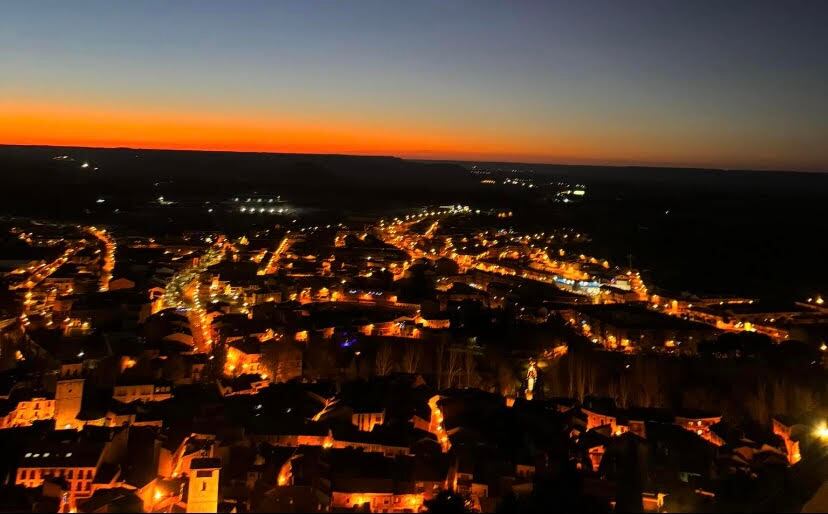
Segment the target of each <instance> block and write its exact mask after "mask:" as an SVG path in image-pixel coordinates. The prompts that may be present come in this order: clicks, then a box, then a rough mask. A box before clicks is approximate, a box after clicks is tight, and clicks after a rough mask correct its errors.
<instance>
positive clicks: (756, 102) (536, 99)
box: [0, 0, 828, 171]
mask: <svg viewBox="0 0 828 514" xmlns="http://www.w3.org/2000/svg"><path fill="white" fill-rule="evenodd" d="M826 20H828V2H826V1H822V0H814V1H812V2H800V1H796V0H786V1H777V2H763V1H759V0H754V1H735V0H726V1H714V0H710V1H707V0H695V1H686V0H682V1H678V0H677V1H669V0H654V1H630V0H624V1H571V2H565V1H552V0H544V1H537V2H535V1H522V0H518V1H514V2H506V1H502V2H488V1H482V0H481V1H469V2H465V1H450V0H443V1H424V0H417V1H410V0H406V1H402V0H401V1H394V0H385V1H372V0H354V1H347V2H346V1H313V0H301V1H295V2H294V1H280V0H269V1H238V2H236V1H234V2H231V1H229V0H227V1H223V2H219V1H210V0H199V1H184V0H173V1H144V0H131V1H112V0H106V1H82V0H73V1H71V2H67V1H65V0H59V1H40V0H24V1H12V0H3V2H2V6H0V143H6V144H53V145H86V146H133V147H147V148H194V149H232V150H254V151H283V152H323V153H359V154H386V155H398V156H403V157H416V158H438V159H440V158H452V159H470V160H484V159H485V160H503V161H524V162H565V163H612V164H652V165H659V164H662V165H668V164H669V165H680V166H709V167H725V168H754V169H766V168H772V169H805V170H823V171H824V170H828V30H826V25H825V23H826Z"/></svg>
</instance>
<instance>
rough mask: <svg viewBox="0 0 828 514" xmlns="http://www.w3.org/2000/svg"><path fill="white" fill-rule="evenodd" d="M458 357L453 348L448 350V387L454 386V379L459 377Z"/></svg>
mask: <svg viewBox="0 0 828 514" xmlns="http://www.w3.org/2000/svg"><path fill="white" fill-rule="evenodd" d="M460 370H461V368H460V355H459V352H458V351H457V350H456V349H455V348H449V354H448V387H453V386H454V381H455V379H457V378H459V375H460Z"/></svg>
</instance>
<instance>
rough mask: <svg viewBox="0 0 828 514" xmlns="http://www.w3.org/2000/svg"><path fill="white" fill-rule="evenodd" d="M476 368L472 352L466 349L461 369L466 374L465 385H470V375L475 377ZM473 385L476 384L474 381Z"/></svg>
mask: <svg viewBox="0 0 828 514" xmlns="http://www.w3.org/2000/svg"><path fill="white" fill-rule="evenodd" d="M476 370H477V361H476V360H475V358H474V353H473V352H472V351H470V350H466V354H465V362H464V366H463V371H464V372H465V376H466V387H472V377H475V371H476ZM475 378H476V377H475ZM475 382H477V380H475ZM474 385H477V384H476V383H475V384H474Z"/></svg>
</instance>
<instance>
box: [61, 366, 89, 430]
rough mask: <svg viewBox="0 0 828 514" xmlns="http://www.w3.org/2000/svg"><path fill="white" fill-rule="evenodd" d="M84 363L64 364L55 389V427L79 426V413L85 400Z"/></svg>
mask: <svg viewBox="0 0 828 514" xmlns="http://www.w3.org/2000/svg"><path fill="white" fill-rule="evenodd" d="M82 367H83V364H82V363H73V364H63V365H61V367H60V377H59V378H58V381H57V389H56V390H55V428H56V429H57V430H63V429H66V428H78V425H79V423H78V419H77V418H78V413H80V410H81V402H82V401H83V382H84V380H83V378H82V376H81V370H82Z"/></svg>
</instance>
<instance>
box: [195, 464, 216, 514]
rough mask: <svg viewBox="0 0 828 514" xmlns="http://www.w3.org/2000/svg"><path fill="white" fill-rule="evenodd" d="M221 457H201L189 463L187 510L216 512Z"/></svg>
mask: <svg viewBox="0 0 828 514" xmlns="http://www.w3.org/2000/svg"><path fill="white" fill-rule="evenodd" d="M220 471H221V459H217V458H214V457H201V458H198V459H193V461H192V463H191V464H190V482H189V487H188V489H187V512H217V511H218V493H219V472H220Z"/></svg>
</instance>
